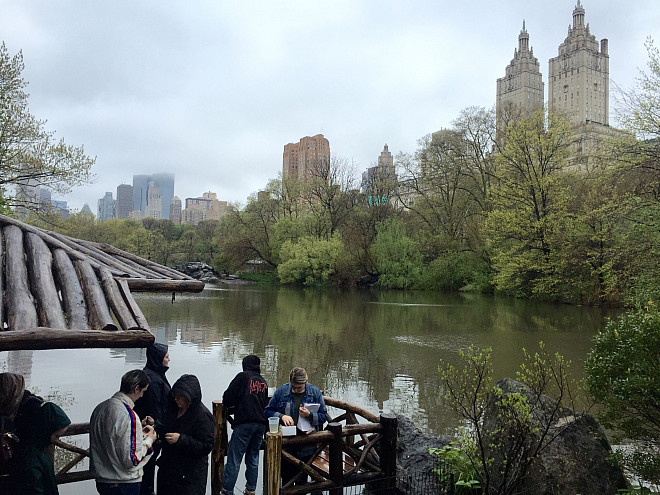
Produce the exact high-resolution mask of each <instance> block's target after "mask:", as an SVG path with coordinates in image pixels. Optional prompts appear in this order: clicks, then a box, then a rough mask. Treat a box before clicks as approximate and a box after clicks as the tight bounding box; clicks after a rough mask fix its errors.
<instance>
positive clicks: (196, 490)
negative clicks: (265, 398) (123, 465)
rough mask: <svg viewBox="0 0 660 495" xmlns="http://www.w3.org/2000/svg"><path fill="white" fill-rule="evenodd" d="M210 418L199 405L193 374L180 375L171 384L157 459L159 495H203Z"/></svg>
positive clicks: (210, 440) (210, 443)
mask: <svg viewBox="0 0 660 495" xmlns="http://www.w3.org/2000/svg"><path fill="white" fill-rule="evenodd" d="M214 426H215V423H214V421H213V415H212V414H211V412H210V411H209V410H208V409H207V408H206V406H205V405H204V404H202V387H201V385H200V384H199V380H198V379H197V377H196V376H195V375H181V378H179V379H178V380H177V381H176V382H175V383H174V385H172V392H171V394H170V400H169V404H168V408H167V417H166V419H165V424H164V425H163V426H162V427H157V429H158V436H159V437H160V438H163V439H164V441H163V452H162V454H161V456H160V458H159V459H158V463H157V464H158V481H157V490H156V492H157V493H158V495H184V494H185V495H204V494H205V493H206V481H207V477H208V467H209V453H210V452H211V450H212V449H213V441H214V439H213V429H214Z"/></svg>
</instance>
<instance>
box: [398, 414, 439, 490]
mask: <svg viewBox="0 0 660 495" xmlns="http://www.w3.org/2000/svg"><path fill="white" fill-rule="evenodd" d="M397 426H398V438H397V445H396V471H397V481H398V489H399V491H400V492H401V493H405V494H419V493H443V492H441V491H440V485H439V482H438V477H437V476H436V475H435V474H434V473H433V472H432V470H433V468H435V467H436V466H437V457H436V456H435V455H433V454H429V449H430V448H437V449H441V448H442V447H444V446H445V445H447V444H448V443H449V440H448V439H447V438H444V437H434V436H432V435H427V434H425V433H422V432H421V431H420V430H419V429H418V428H417V427H416V426H415V424H414V423H413V422H412V420H410V419H409V418H407V417H406V416H402V415H400V414H397ZM422 486H423V487H424V488H423V489H421V487H422Z"/></svg>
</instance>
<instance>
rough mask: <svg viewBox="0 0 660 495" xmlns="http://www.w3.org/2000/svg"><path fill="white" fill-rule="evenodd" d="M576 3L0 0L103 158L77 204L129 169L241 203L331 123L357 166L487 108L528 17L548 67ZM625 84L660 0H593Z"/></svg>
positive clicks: (36, 64)
mask: <svg viewBox="0 0 660 495" xmlns="http://www.w3.org/2000/svg"><path fill="white" fill-rule="evenodd" d="M574 5H575V2H574V1H572V0H570V1H566V0H562V1H560V2H530V1H523V0H503V1H501V2H490V1H486V0H478V1H477V0H466V1H464V2H446V1H438V0H435V1H431V0H412V1H405V2H401V1H393V0H380V1H376V0H362V1H357V2H356V1H353V2H350V1H348V0H336V1H332V2H315V1H314V2H309V1H302V0H300V1H292V0H255V1H244V2H238V1H229V0H222V1H217V0H196V1H191V2H185V3H184V2H175V1H163V2H146V1H142V2H140V1H138V2H135V1H127V0H119V1H113V2H83V1H73V0H69V1H66V0H60V1H58V2H52V1H48V0H31V1H29V2H25V1H24V0H2V2H1V6H2V12H3V15H2V16H1V17H0V32H2V37H3V41H5V42H6V44H7V47H8V49H9V51H10V52H11V53H14V52H17V51H18V50H22V51H23V55H24V60H25V65H26V68H25V72H24V76H25V79H26V80H27V81H28V82H29V83H30V86H29V91H30V93H31V97H30V108H31V110H32V112H33V114H34V115H35V116H37V117H39V118H44V119H47V120H48V128H49V129H50V130H53V131H55V132H56V135H57V136H58V137H63V138H64V139H65V141H66V142H67V143H68V144H72V145H84V146H85V149H86V151H87V152H88V154H90V155H93V156H96V157H97V164H96V166H95V170H94V171H95V173H96V174H97V176H98V180H97V182H96V183H95V184H93V185H91V186H88V187H84V188H79V189H77V190H76V191H74V192H73V193H72V194H71V195H70V196H69V197H67V198H64V199H67V200H68V201H69V203H70V205H71V206H73V207H74V208H77V209H79V208H81V207H82V205H83V203H85V202H87V203H89V205H90V207H91V208H92V210H95V209H96V200H97V199H98V198H100V197H101V196H103V194H104V192H105V191H113V193H114V192H115V189H116V186H117V185H118V184H119V183H121V182H128V183H130V182H131V179H132V175H133V174H142V173H156V172H173V173H175V174H176V182H175V192H176V194H177V195H178V196H179V197H181V198H185V197H191V196H199V195H201V194H202V193H203V192H204V191H209V190H210V191H214V192H216V193H217V194H218V196H219V197H220V198H221V199H225V200H229V201H235V202H245V200H246V198H247V196H248V195H249V194H250V193H252V192H255V191H257V190H258V189H260V188H262V187H263V186H265V185H266V183H267V181H268V180H269V179H271V178H275V177H276V176H277V174H278V173H279V172H280V170H281V165H282V149H283V146H284V145H285V144H286V143H288V142H295V141H297V140H298V139H300V138H301V137H302V136H305V135H312V134H316V133H318V132H322V133H324V134H325V135H326V137H327V138H328V139H329V140H330V146H331V149H332V152H333V153H336V154H337V155H339V156H342V157H346V158H348V159H352V160H354V162H355V164H356V167H357V169H358V171H362V170H364V169H365V168H366V167H368V166H370V165H371V163H372V162H374V161H375V160H376V159H377V156H378V154H379V153H380V151H381V149H382V146H383V144H384V143H388V144H389V146H390V150H392V151H394V152H397V151H399V150H401V151H414V149H415V145H416V140H417V139H418V138H419V137H421V136H423V135H424V134H426V133H428V132H432V131H435V130H437V129H439V128H441V127H446V126H449V125H450V124H451V121H452V120H453V119H454V118H456V116H457V115H458V112H459V111H460V110H461V109H462V108H465V107H467V106H470V105H478V106H485V107H490V106H492V105H493V104H494V99H495V81H496V79H497V78H498V77H501V76H503V75H504V68H505V67H506V65H507V64H508V63H509V61H510V59H511V57H512V55H513V50H514V48H515V47H516V46H517V36H518V33H519V31H520V28H521V25H522V20H523V19H525V20H526V26H527V29H528V31H529V33H530V43H531V45H532V46H533V48H534V53H535V55H536V56H537V57H538V58H539V61H540V63H541V70H542V72H543V73H544V77H545V74H546V73H547V62H548V59H549V58H550V57H554V56H556V54H557V47H558V45H559V44H560V43H561V42H562V41H563V40H564V38H565V37H566V32H567V27H568V25H569V24H570V23H571V22H572V10H573V8H574ZM583 6H584V7H585V9H586V21H587V22H589V23H590V26H591V31H592V33H593V34H595V36H596V37H597V38H599V39H600V38H608V39H609V40H610V76H611V78H612V80H613V81H614V82H615V83H617V84H619V85H622V86H624V87H629V86H630V85H631V84H632V83H633V80H634V78H635V76H636V75H637V68H638V67H639V68H644V67H645V64H646V52H645V50H644V46H643V44H644V40H645V38H646V37H647V36H649V35H650V36H653V35H657V32H658V28H657V26H659V25H660V4H658V3H657V0H638V1H636V2H631V3H630V4H629V5H626V3H624V2H620V1H619V0H599V1H598V2H595V1H593V0H591V1H589V0H585V1H584V2H583Z"/></svg>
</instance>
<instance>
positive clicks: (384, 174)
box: [361, 144, 397, 204]
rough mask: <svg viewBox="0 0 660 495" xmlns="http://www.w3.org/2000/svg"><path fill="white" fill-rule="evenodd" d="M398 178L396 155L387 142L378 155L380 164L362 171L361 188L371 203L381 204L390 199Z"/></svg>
mask: <svg viewBox="0 0 660 495" xmlns="http://www.w3.org/2000/svg"><path fill="white" fill-rule="evenodd" d="M396 180H397V178H396V172H395V169H394V157H393V156H392V153H391V152H390V150H389V148H388V147H387V144H386V145H385V146H383V151H381V153H380V155H379V156H378V165H377V166H375V167H369V168H368V169H367V170H366V172H363V173H362V185H361V189H362V192H363V193H364V194H366V195H367V200H368V202H369V204H381V203H383V202H388V201H389V197H390V195H391V193H392V191H393V190H394V187H395V186H396Z"/></svg>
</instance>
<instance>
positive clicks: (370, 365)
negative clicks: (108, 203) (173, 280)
mask: <svg viewBox="0 0 660 495" xmlns="http://www.w3.org/2000/svg"><path fill="white" fill-rule="evenodd" d="M136 299H137V301H138V303H139V305H140V307H141V308H142V310H143V312H144V314H145V316H146V317H147V319H148V321H149V322H150V324H151V326H152V330H153V331H154V333H155V335H156V339H157V340H158V341H159V342H166V343H168V344H169V345H170V354H171V356H172V363H171V370H170V371H169V373H168V377H169V379H170V382H174V380H176V379H177V378H178V377H179V376H180V375H182V374H183V373H193V374H196V375H197V376H198V377H199V378H200V382H201V384H202V390H203V394H204V401H205V402H206V403H207V404H209V403H210V401H211V400H212V399H217V398H220V397H221V395H222V392H223V391H224V390H225V388H226V387H227V385H228V384H229V381H230V380H231V379H232V378H233V376H234V375H235V373H237V372H238V371H239V370H240V362H241V359H242V358H243V357H244V356H245V355H246V354H248V353H251V352H252V353H256V354H258V355H259V356H261V358H262V369H263V375H264V377H265V378H266V380H267V381H268V383H269V384H270V385H271V386H272V387H275V386H277V385H279V384H281V383H284V382H285V381H286V380H287V378H288V373H289V371H290V369H291V368H292V367H294V366H297V365H302V366H304V367H305V368H306V369H307V371H308V373H309V376H310V381H312V382H313V383H314V384H316V385H318V386H319V387H321V388H322V389H324V390H325V391H326V393H327V394H328V395H331V396H333V397H339V398H343V399H345V400H347V401H350V402H355V403H358V404H360V405H362V406H364V407H367V408H369V409H371V410H373V411H378V412H397V413H403V414H406V415H408V416H410V417H411V418H413V420H414V421H415V422H416V424H417V425H418V426H419V427H420V428H422V429H423V430H425V431H427V432H430V433H443V432H444V431H445V430H446V429H447V428H453V427H454V426H455V425H456V421H455V419H454V418H453V417H451V416H450V415H448V414H446V413H445V412H444V411H443V410H442V407H441V406H442V405H441V404H440V401H439V398H438V393H439V392H438V381H437V366H438V363H439V361H440V360H441V359H442V360H446V361H450V362H455V361H456V360H457V352H458V350H459V349H463V348H466V347H467V346H469V345H470V344H476V345H480V346H492V347H493V362H494V366H495V377H496V378H500V377H503V376H514V373H515V370H516V369H517V367H518V365H519V363H520V361H521V359H522V351H521V348H523V347H526V348H528V349H535V348H536V346H537V344H538V342H539V340H543V341H545V342H546V344H547V347H548V349H549V350H550V351H551V352H554V351H559V352H561V353H562V354H564V355H565V356H566V357H567V358H568V359H570V360H572V361H573V363H574V366H573V368H574V369H575V371H576V372H577V375H578V376H579V375H581V372H580V370H581V367H582V363H583V361H584V358H585V356H586V354H587V352H588V350H589V348H590V343H591V338H592V336H593V334H594V333H595V332H596V331H598V329H599V328H601V327H602V325H603V323H604V318H605V316H607V315H606V314H604V313H603V312H602V311H600V310H597V309H592V308H581V307H573V306H557V305H548V304H540V303H529V302H524V301H515V300H510V299H503V298H502V299H500V298H490V297H483V296H478V295H462V294H450V295H447V294H435V293H423V292H400V291H376V290H357V289H292V288H279V289H265V290H262V289H258V288H254V287H248V288H237V289H222V288H214V287H210V288H207V289H206V290H205V291H204V292H202V293H201V294H188V295H185V294H184V295H177V298H176V301H175V302H174V303H173V304H172V303H171V302H170V301H171V300H170V298H169V297H167V296H163V295H141V294H138V295H137V297H136ZM144 361H145V355H144V350H143V349H110V350H108V349H88V350H58V351H35V352H32V351H12V352H2V353H0V368H2V369H3V370H9V371H13V372H17V373H21V374H23V375H25V376H26V378H27V381H28V383H29V384H30V386H38V387H39V389H40V390H41V391H42V392H43V393H48V392H53V393H55V392H57V393H58V394H61V395H64V396H69V395H70V396H73V397H75V398H76V400H75V401H73V403H70V404H68V405H67V407H68V409H67V413H69V415H70V417H71V418H72V420H73V421H74V422H75V421H87V420H88V418H89V414H90V412H91V410H92V409H93V407H94V406H95V405H96V404H97V403H98V402H100V401H102V400H104V399H105V398H107V397H109V396H110V395H111V394H112V393H113V392H114V391H115V390H116V389H117V388H118V386H119V378H120V377H121V375H122V374H123V373H124V372H125V371H127V370H129V369H132V368H141V367H142V366H143V365H144Z"/></svg>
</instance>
